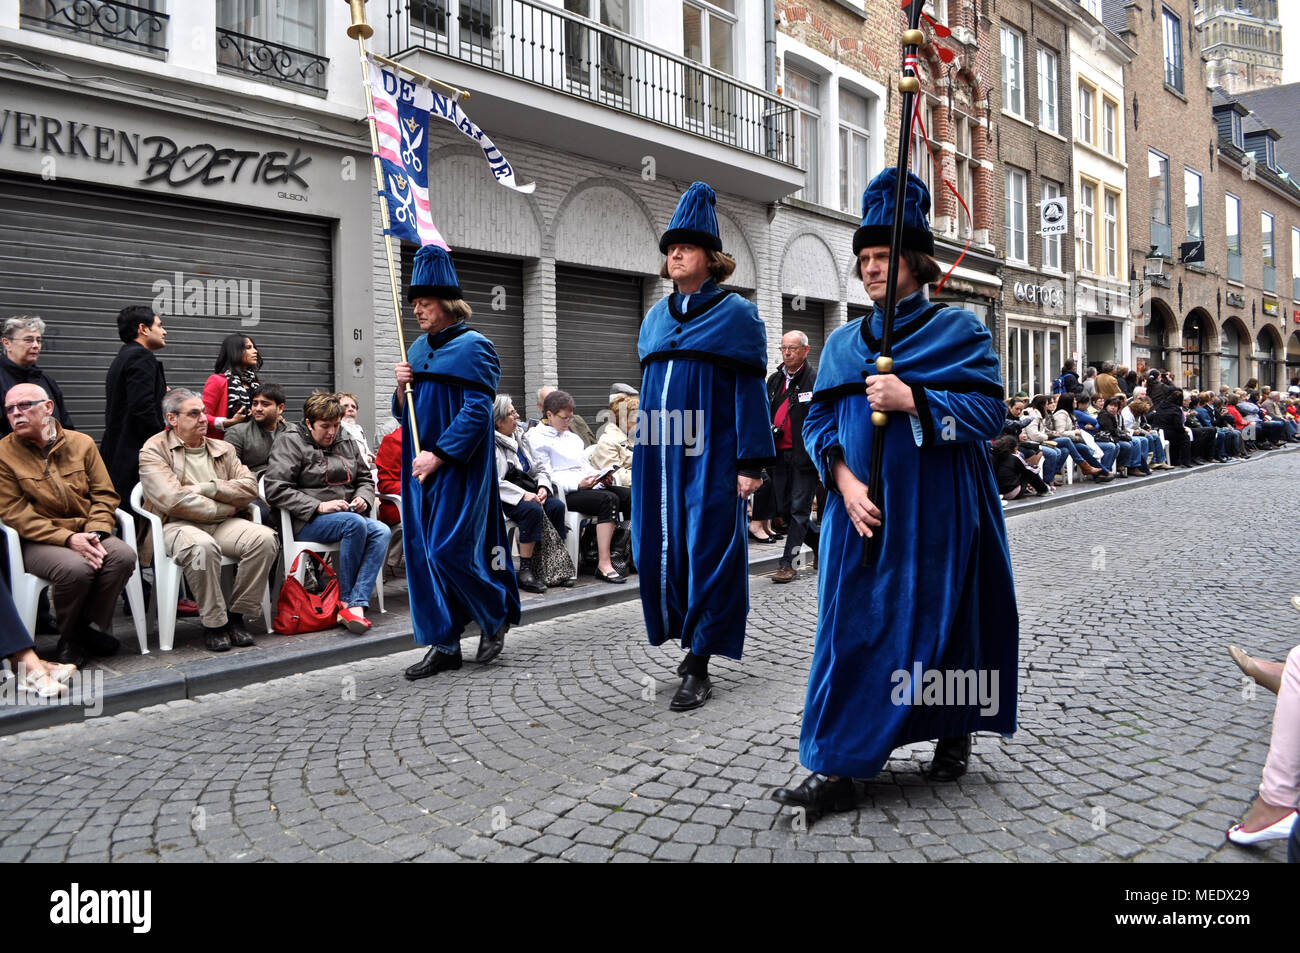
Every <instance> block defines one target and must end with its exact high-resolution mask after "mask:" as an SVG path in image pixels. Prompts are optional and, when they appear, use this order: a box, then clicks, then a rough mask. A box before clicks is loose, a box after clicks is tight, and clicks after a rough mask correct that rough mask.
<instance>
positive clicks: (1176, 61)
mask: <svg viewBox="0 0 1300 953" xmlns="http://www.w3.org/2000/svg"><path fill="white" fill-rule="evenodd" d="M1164 24H1165V28H1164V33H1165V85H1166V86H1169V87H1171V88H1173V89H1176V90H1178V91H1179V92H1180V93H1181V92H1182V91H1183V21H1182V20H1180V19H1179V18H1178V17H1176V16H1175V15H1174V14H1173V13H1170V12H1169V8H1168V7H1166V8H1165V10H1164Z"/></svg>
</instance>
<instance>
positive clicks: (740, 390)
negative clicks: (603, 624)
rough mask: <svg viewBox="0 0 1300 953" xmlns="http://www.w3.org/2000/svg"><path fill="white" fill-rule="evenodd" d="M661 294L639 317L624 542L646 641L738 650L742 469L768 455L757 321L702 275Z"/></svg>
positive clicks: (743, 578) (714, 651)
mask: <svg viewBox="0 0 1300 953" xmlns="http://www.w3.org/2000/svg"><path fill="white" fill-rule="evenodd" d="M681 301H682V297H681V295H680V294H672V295H669V296H668V297H667V298H664V299H663V300H662V301H660V302H658V303H657V304H656V305H655V306H654V307H653V308H651V309H650V313H649V314H647V315H646V317H645V321H644V322H642V324H641V337H640V340H639V341H638V342H637V350H638V352H639V354H640V357H641V366H642V369H643V371H644V376H643V377H642V381H641V398H640V414H639V416H640V420H639V422H638V425H637V433H636V435H635V437H634V442H635V447H636V449H635V452H634V454H633V457H632V552H633V558H634V559H635V560H636V566H637V572H638V573H639V575H640V578H639V584H640V588H641V608H642V611H643V613H644V615H645V623H646V632H647V634H648V635H649V637H650V643H651V644H652V645H661V644H663V643H664V642H665V641H667V640H668V639H681V641H682V646H683V647H684V648H689V649H690V650H691V651H692V652H694V653H695V654H696V655H725V656H726V657H728V658H734V659H738V658H740V656H741V651H742V650H743V648H744V644H745V617H746V616H747V615H748V614H749V546H748V537H747V535H746V529H747V528H748V525H749V524H748V520H747V518H746V514H745V501H744V500H743V499H742V498H741V497H739V496H737V494H736V477H737V475H738V474H739V473H741V472H742V471H745V472H746V474H747V475H750V476H755V477H757V476H758V475H759V471H760V470H761V468H762V467H764V466H768V465H770V464H771V463H772V462H773V461H774V460H775V457H776V450H775V449H774V447H773V444H772V429H771V425H770V424H769V422H768V421H769V418H768V412H767V390H766V387H765V382H764V377H765V374H766V371H767V333H766V328H765V327H764V325H763V321H762V319H761V318H760V317H759V316H758V309H757V308H756V307H755V306H754V305H753V304H752V303H750V302H749V301H746V300H745V299H744V298H741V297H740V296H739V295H735V294H728V293H725V292H723V291H721V290H720V289H719V288H718V286H717V284H716V283H714V282H713V281H708V282H705V284H704V286H703V287H702V288H701V289H700V290H699V291H698V292H696V293H695V294H694V295H692V296H691V298H690V301H689V307H688V309H687V310H686V311H685V312H684V313H683V311H682V310H681V307H680V303H681Z"/></svg>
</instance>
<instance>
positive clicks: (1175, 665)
mask: <svg viewBox="0 0 1300 953" xmlns="http://www.w3.org/2000/svg"><path fill="white" fill-rule="evenodd" d="M1234 471H1235V472H1234ZM1243 478H1248V481H1249V483H1248V487H1247V489H1248V491H1249V492H1243V486H1242V481H1243ZM1297 478H1300V455H1294V454H1285V455H1278V456H1277V457H1276V458H1275V459H1272V460H1267V459H1266V460H1263V461H1260V462H1259V463H1258V464H1257V465H1255V466H1252V467H1250V468H1249V470H1242V469H1240V468H1220V469H1216V470H1207V471H1205V472H1204V473H1202V474H1197V475H1195V476H1194V477H1192V478H1189V479H1182V480H1177V481H1173V482H1169V483H1166V484H1163V485H1155V486H1152V487H1150V488H1138V489H1134V490H1132V491H1131V492H1126V493H1123V494H1118V495H1115V496H1111V497H1107V498H1099V499H1096V500H1083V501H1080V502H1078V503H1075V504H1072V505H1070V506H1068V507H1061V508H1056V509H1044V510H1041V511H1031V512H1026V513H1023V514H1019V515H1015V516H1013V517H1012V518H1011V519H1010V520H1009V527H1010V533H1011V540H1012V553H1013V558H1014V561H1015V566H1016V577H1017V582H1018V591H1019V598H1020V611H1021V626H1022V647H1021V673H1020V674H1021V694H1020V723H1021V727H1020V730H1019V731H1018V732H1017V734H1016V735H1015V736H1014V737H1013V738H1012V739H1009V740H1003V739H999V738H996V737H987V736H980V737H979V738H978V739H977V742H976V747H975V758H974V762H973V765H972V771H971V773H970V774H969V775H968V776H967V777H966V778H965V779H963V780H962V781H960V782H959V783H956V784H950V785H931V784H929V783H928V782H926V781H925V780H924V779H923V778H922V777H921V775H920V768H921V767H922V766H923V765H924V764H925V763H926V762H927V761H928V760H929V753H930V746H929V745H926V744H919V745H913V746H910V747H909V748H905V749H899V750H898V752H897V753H896V756H895V758H894V760H892V761H891V762H890V764H889V767H888V770H886V771H885V772H884V773H883V774H882V775H881V776H880V777H879V778H878V779H876V780H875V781H873V782H872V783H871V784H870V785H869V786H868V789H867V790H868V796H867V798H866V799H865V800H864V802H863V804H862V806H861V809H860V810H859V811H858V812H856V813H852V814H843V815H836V816H833V817H830V818H827V819H825V820H823V821H821V822H820V823H818V824H816V825H814V826H813V827H812V828H811V830H807V831H801V830H796V829H792V823H791V817H790V815H789V814H788V813H786V814H784V815H783V814H781V813H780V811H779V810H778V805H776V804H775V803H774V802H772V801H770V800H769V799H768V794H769V792H770V791H771V789H772V788H774V787H776V786H779V785H782V784H785V783H788V782H789V781H790V780H791V779H794V778H798V777H800V776H801V775H802V771H801V769H800V768H799V767H798V765H797V759H796V757H795V751H796V748H797V742H798V730H799V713H800V709H801V707H802V704H803V688H804V679H805V676H806V673H807V666H808V659H809V654H810V651H811V647H812V635H813V626H814V622H815V599H816V587H815V581H814V580H813V579H812V578H811V576H803V577H801V578H800V579H799V580H798V581H796V582H794V583H792V584H790V585H788V586H776V585H772V584H771V583H770V581H769V580H768V579H767V578H766V577H755V578H754V579H753V580H752V587H751V597H752V603H753V612H752V614H751V629H750V635H749V641H748V645H747V654H746V659H745V661H744V662H741V663H735V662H730V661H726V660H720V661H719V662H717V663H715V665H714V671H715V673H716V676H717V677H716V680H715V681H716V686H717V687H716V692H715V696H714V699H713V700H712V701H711V702H710V703H709V704H708V705H707V706H706V707H705V708H703V709H702V710H700V711H696V712H689V713H684V714H674V713H670V712H669V711H668V710H667V705H668V699H669V696H670V695H671V692H672V690H673V688H675V684H676V678H675V676H674V675H673V672H672V670H673V668H674V666H675V664H676V661H677V658H678V654H679V653H678V652H677V651H668V650H659V649H652V648H650V647H649V646H647V645H646V644H645V639H644V632H643V629H642V624H641V618H640V609H639V605H637V604H635V603H634V604H627V605H620V606H612V607H608V608H604V609H598V610H593V611H589V612H584V613H579V614H575V615H571V616H566V617H564V618H561V619H558V620H554V621H550V622H545V623H539V624H536V625H531V626H527V627H524V628H522V629H519V630H516V631H514V632H512V633H511V635H510V638H509V641H508V642H507V647H506V653H505V654H504V655H503V656H502V658H501V659H500V661H499V662H497V663H494V664H493V665H491V666H488V667H485V668H480V667H477V666H474V665H473V664H472V663H468V662H467V664H466V666H465V668H464V669H462V670H461V671H460V672H458V673H452V674H449V675H443V676H440V677H438V678H435V679H432V680H428V681H425V682H420V683H415V684H411V683H408V682H406V681H405V680H404V679H402V678H401V675H400V672H401V669H402V668H403V667H405V666H406V665H408V664H410V663H411V662H412V661H414V660H415V659H416V658H418V657H419V653H418V652H409V653H404V654H402V655H398V656H391V657H388V658H381V659H371V660H366V661H363V662H357V663H353V664H351V665H346V666H338V667H335V668H331V669H323V670H321V671H317V672H314V673H310V674H306V675H297V676H293V677H291V678H284V679H280V680H277V681H273V682H268V683H264V684H260V685H255V686H251V687H248V688H244V689H240V690H237V691H231V692H227V693H224V694H220V695H208V696H203V697H201V698H199V699H196V700H192V701H177V702H172V703H169V704H167V705H164V706H159V707H156V708H151V709H145V710H143V711H140V712H137V713H130V714H125V715H120V716H117V717H114V718H102V719H93V720H90V721H88V722H86V723H84V724H77V725H67V726H62V727H58V728H53V729H47V730H44V731H39V732H30V733H26V734H23V735H17V736H13V737H10V738H3V739H0V761H2V762H3V770H4V774H5V777H6V781H7V783H6V785H5V792H4V794H3V795H0V860H64V859H71V860H87V861H92V860H110V859H111V860H142V861H156V860H259V859H276V860H312V859H326V860H378V859H419V860H432V861H438V860H455V859H458V858H468V859H488V860H494V861H510V860H520V861H523V860H535V859H552V858H561V859H565V860H583V861H601V860H618V861H643V860H648V859H666V860H716V861H769V860H825V861H832V860H860V861H885V860H899V861H902V860H951V859H970V860H979V861H990V862H996V861H1007V860H1012V861H1014V860H1062V861H1099V860H1144V861H1145V860H1197V861H1199V860H1212V861H1223V862H1255V861H1280V860H1283V859H1284V857H1285V845H1283V844H1275V845H1274V846H1272V847H1270V848H1268V849H1267V850H1260V851H1248V850H1244V849H1241V848H1236V847H1233V846H1230V845H1229V846H1225V845H1224V844H1223V833H1222V832H1223V829H1224V828H1225V827H1226V826H1227V825H1228V824H1229V823H1232V822H1233V821H1234V820H1236V819H1237V818H1238V817H1239V815H1240V814H1241V813H1242V812H1243V810H1244V808H1245V806H1246V804H1247V803H1248V801H1249V799H1250V797H1251V796H1252V795H1253V791H1254V788H1255V787H1256V786H1257V785H1258V782H1259V771H1260V767H1261V765H1262V763H1263V758H1264V752H1265V748H1266V745H1267V740H1268V733H1269V726H1270V723H1271V717H1272V697H1271V696H1269V695H1267V694H1266V693H1264V692H1263V691H1260V692H1258V694H1256V695H1255V696H1254V697H1253V698H1252V697H1244V694H1243V691H1242V686H1241V680H1240V678H1239V676H1238V674H1237V673H1236V669H1235V668H1233V666H1232V664H1231V662H1230V660H1229V659H1228V656H1227V653H1226V650H1225V646H1226V644H1227V642H1229V641H1236V642H1237V643H1238V644H1241V645H1243V646H1244V647H1246V648H1247V649H1248V650H1250V651H1253V652H1255V653H1257V654H1260V655H1263V656H1267V657H1273V658H1280V657H1281V656H1282V655H1283V653H1284V652H1285V651H1286V650H1287V649H1289V648H1290V647H1291V646H1292V645H1293V644H1295V642H1296V641H1297V637H1296V633H1297V630H1298V629H1300V613H1295V612H1294V611H1293V610H1291V609H1290V608H1289V606H1288V602H1289V599H1290V596H1291V595H1292V594H1293V593H1295V592H1300V577H1298V576H1297V573H1296V570H1295V568H1294V561H1293V560H1289V559H1288V560H1284V561H1283V563H1282V568H1281V569H1280V570H1274V571H1273V572H1271V573H1268V574H1267V575H1268V578H1269V580H1270V581H1269V582H1268V583H1267V584H1263V583H1261V582H1260V580H1261V579H1262V578H1263V577H1264V576H1265V573H1264V571H1263V570H1261V569H1260V560H1261V559H1262V558H1263V557H1266V556H1272V555H1279V554H1280V555H1283V556H1285V557H1290V556H1291V554H1292V553H1293V552H1294V549H1295V545H1296V538H1297V532H1298V530H1300V518H1297V515H1296V512H1295V506H1294V503H1293V501H1294V499H1295V490H1294V487H1295V484H1296V481H1297ZM1067 580H1068V581H1067ZM1062 589H1064V590H1066V591H1069V592H1072V593H1075V594H1076V595H1075V596H1074V597H1072V598H1068V599H1060V598H1057V597H1055V596H1054V594H1055V593H1059V592H1060V591H1061V590H1062ZM1098 589H1105V590H1106V591H1108V592H1109V593H1110V597H1109V603H1108V605H1107V607H1106V608H1093V607H1090V606H1089V605H1088V604H1089V602H1090V601H1091V602H1092V605H1097V603H1096V602H1095V600H1092V599H1091V597H1090V596H1089V595H1088V594H1089V593H1092V592H1096V591H1098ZM473 645H474V643H473V642H470V643H468V644H467V656H468V655H472V652H473Z"/></svg>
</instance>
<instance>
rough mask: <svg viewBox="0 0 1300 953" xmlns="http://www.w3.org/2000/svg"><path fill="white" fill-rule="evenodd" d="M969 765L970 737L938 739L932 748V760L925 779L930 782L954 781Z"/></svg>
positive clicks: (960, 736) (959, 736)
mask: <svg viewBox="0 0 1300 953" xmlns="http://www.w3.org/2000/svg"><path fill="white" fill-rule="evenodd" d="M969 764H970V735H958V736H957V737H956V738H940V739H939V740H938V742H936V743H935V746H934V760H933V761H931V762H930V770H929V771H927V772H926V777H928V778H929V779H930V780H931V781H956V780H957V779H958V778H960V777H961V776H962V775H963V774H965V773H966V767H967V765H969Z"/></svg>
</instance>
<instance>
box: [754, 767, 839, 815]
mask: <svg viewBox="0 0 1300 953" xmlns="http://www.w3.org/2000/svg"><path fill="white" fill-rule="evenodd" d="M772 800H774V801H777V802H779V803H781V804H785V805H787V806H789V807H801V808H803V809H804V810H805V811H807V812H808V813H809V814H811V815H813V816H817V815H820V814H825V813H826V812H828V811H851V810H853V809H854V808H855V807H857V806H858V793H857V789H856V788H855V787H854V785H853V779H852V778H838V779H836V780H834V781H832V780H831V779H830V778H828V777H827V776H826V775H824V774H816V773H813V774H810V775H808V777H806V778H805V779H804V782H803V784H801V785H799V786H798V787H797V788H777V789H776V790H775V791H773V792H772Z"/></svg>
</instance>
